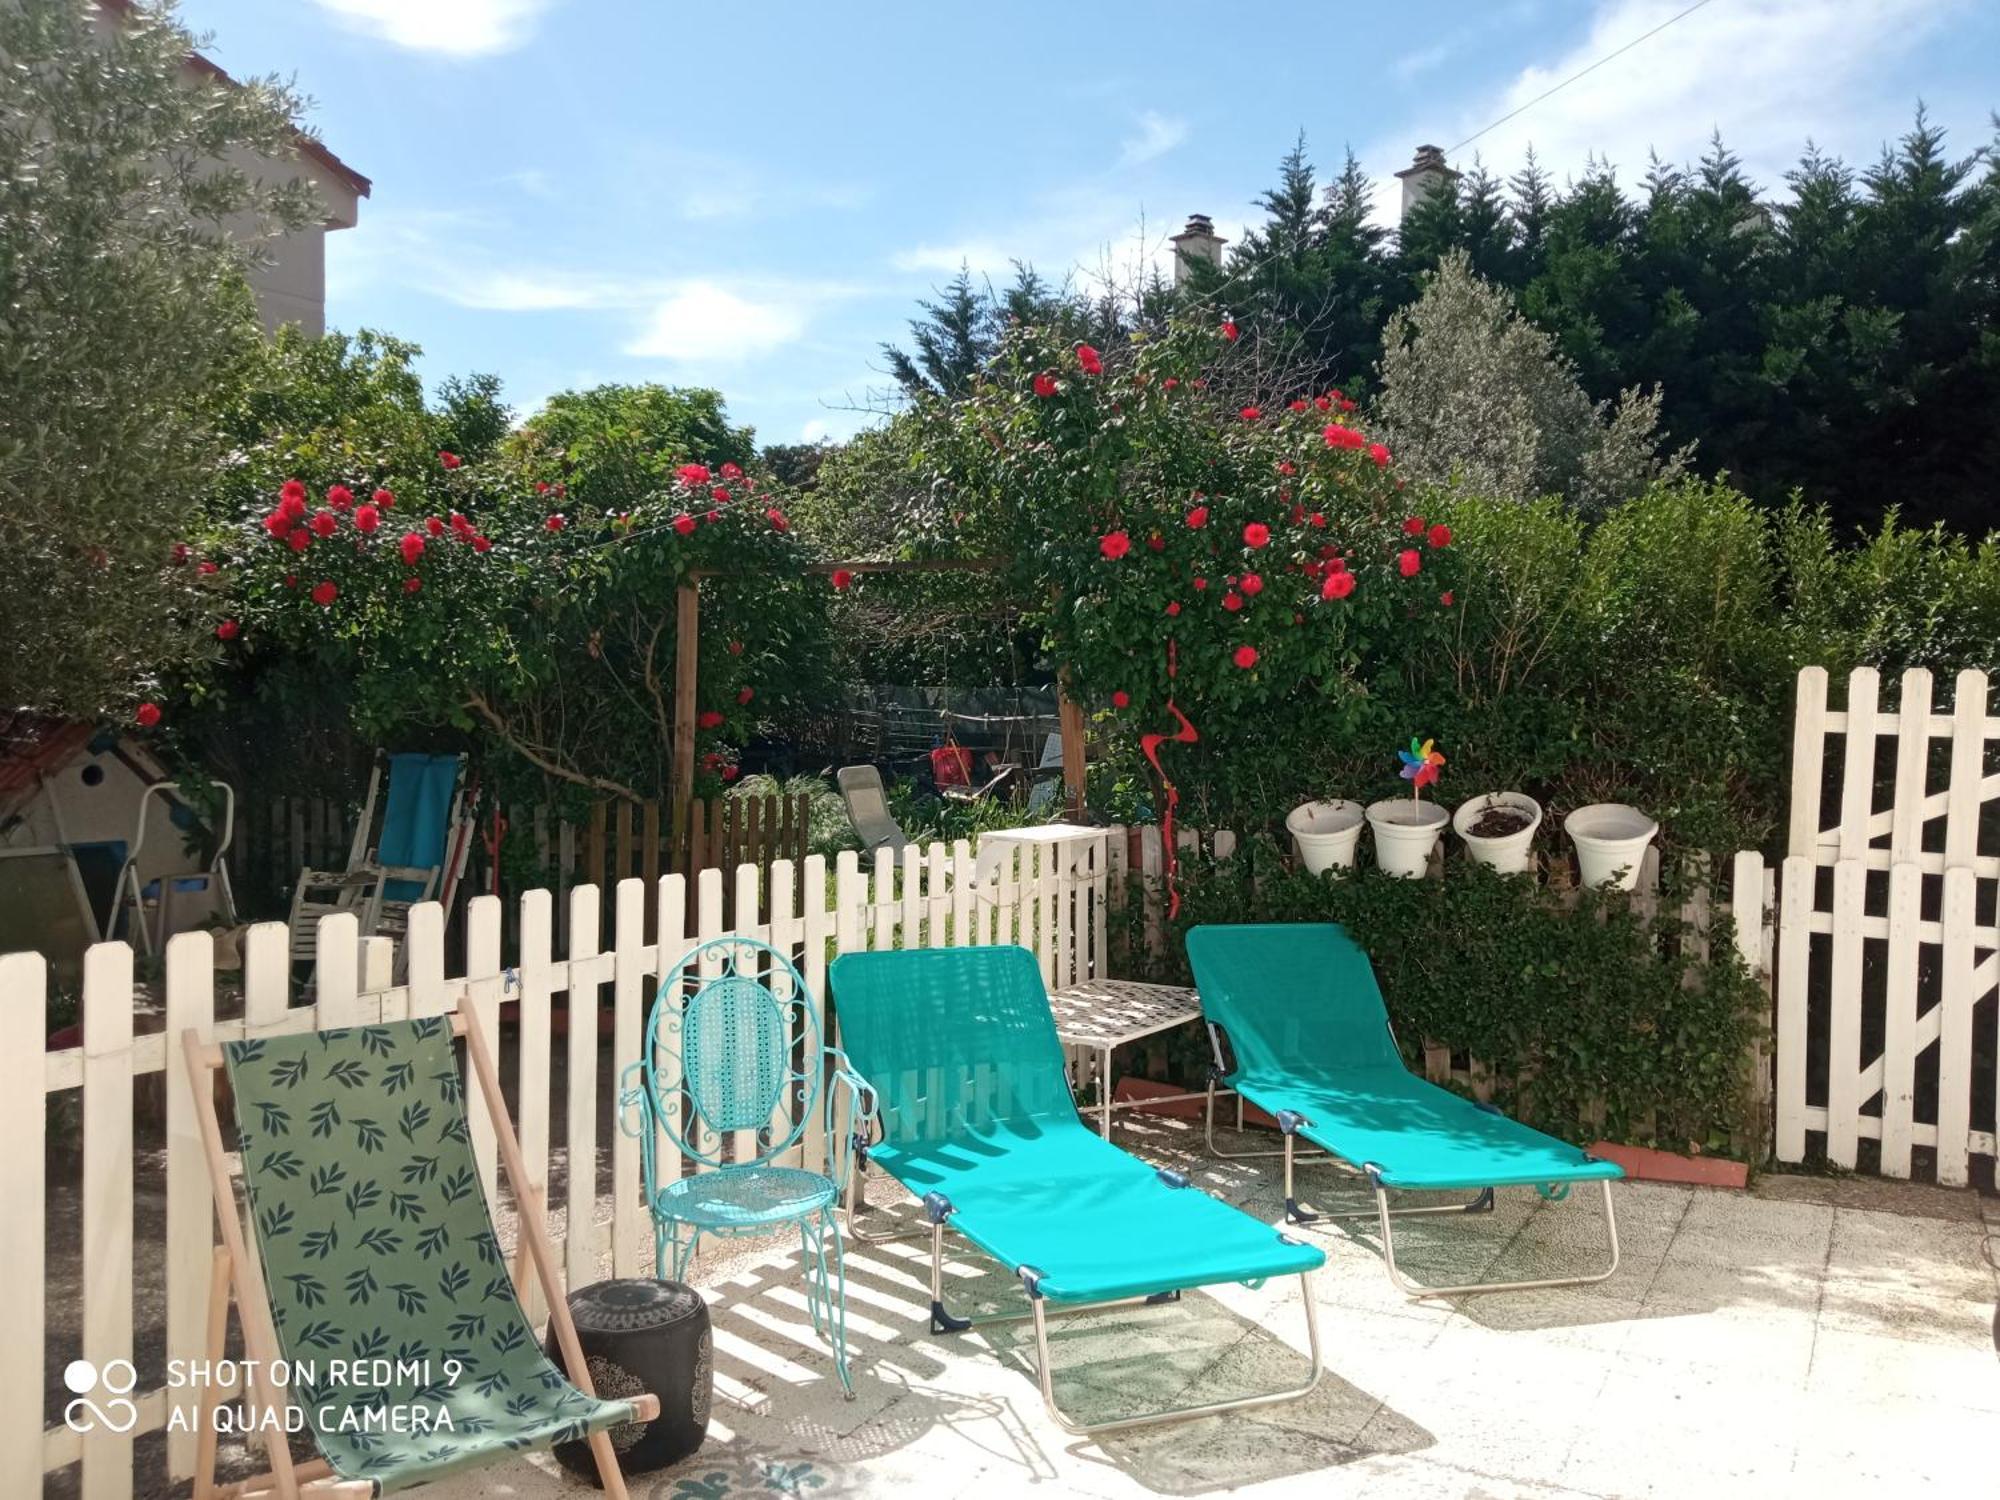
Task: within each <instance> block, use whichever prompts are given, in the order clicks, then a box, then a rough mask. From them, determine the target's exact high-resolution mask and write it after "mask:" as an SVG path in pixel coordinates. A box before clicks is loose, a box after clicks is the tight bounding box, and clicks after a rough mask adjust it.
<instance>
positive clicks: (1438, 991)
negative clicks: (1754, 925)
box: [1124, 844, 1763, 1155]
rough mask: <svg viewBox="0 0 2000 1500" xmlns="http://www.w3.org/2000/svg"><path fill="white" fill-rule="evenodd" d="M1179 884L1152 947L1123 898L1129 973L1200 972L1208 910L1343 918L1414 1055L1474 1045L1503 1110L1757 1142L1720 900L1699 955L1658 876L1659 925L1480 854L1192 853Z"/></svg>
mask: <svg viewBox="0 0 2000 1500" xmlns="http://www.w3.org/2000/svg"><path fill="white" fill-rule="evenodd" d="M1179 884H1180V890H1181V898H1182V905H1181V911H1180V916H1179V918H1178V920H1177V921H1175V922H1174V923H1173V924H1171V927H1170V929H1169V931H1168V934H1167V940H1166V946H1165V949H1164V952H1163V953H1162V954H1160V955H1159V956H1158V957H1155V958H1148V957H1147V955H1146V953H1145V946H1144V942H1143V926H1144V922H1145V915H1144V905H1143V903H1142V902H1139V901H1137V900H1133V901H1130V902H1128V903H1127V905H1126V907H1125V912H1126V915H1127V919H1128V922H1129V924H1130V925H1129V927H1128V929H1127V930H1126V932H1125V934H1124V938H1125V941H1127V942H1128V943H1129V944H1130V949H1129V952H1130V953H1131V955H1132V957H1131V960H1130V962H1129V963H1128V965H1127V967H1126V969H1125V972H1128V973H1131V974H1133V975H1134V976H1135V977H1141V978H1151V979H1157V980H1161V981H1166V982H1172V983H1180V984H1185V983H1188V982H1190V981H1189V975H1188V969H1187V958H1186V951H1185V945H1184V942H1183V939H1184V937H1185V934H1186V931H1187V929H1188V928H1189V927H1191V926H1194V925H1197V924H1199V923H1203V922H1339V923H1341V924H1342V925H1343V926H1344V927H1346V928H1347V930H1348V931H1349V932H1350V933H1352V934H1353V935H1354V937H1355V939H1356V940H1357V941H1358V942H1360V943H1361V945H1362V946H1363V947H1364V948H1365V949H1367V951H1368V953H1369V954H1370V955H1371V956H1372V958H1373V959H1374V963H1375V971H1376V974H1377V975H1378V976H1379V977H1380V979H1381V983H1382V990H1383V994H1384V996H1385V998H1386V999H1387V1002H1388V1007H1389V1015H1390V1019H1391V1021H1392V1023H1393V1024H1394V1026H1395V1030H1396V1037H1397V1040H1398V1041H1399V1043H1400V1044H1401V1046H1402V1049H1403V1052H1404V1055H1405V1057H1406V1059H1407V1060H1408V1061H1409V1062H1410V1064H1411V1066H1412V1067H1415V1068H1419V1069H1420V1068H1421V1066H1422V1057H1421V1051H1420V1048H1421V1045H1422V1043H1423V1042H1424V1041H1426V1040H1428V1041H1430V1042H1433V1043H1438V1044H1442V1045H1444V1046H1447V1047H1450V1048H1451V1049H1452V1050H1453V1051H1454V1052H1465V1053H1469V1054H1471V1055H1472V1056H1473V1057H1475V1058H1477V1059H1479V1060H1480V1061H1481V1062H1482V1063H1484V1064H1486V1065H1487V1066H1488V1067H1489V1068H1491V1069H1492V1071H1493V1074H1494V1080H1493V1081H1494V1086H1495V1091H1494V1095H1493V1099H1494V1102H1495V1103H1496V1104H1498V1105H1499V1106H1500V1107H1501V1108H1502V1109H1504V1110H1506V1111H1507V1112H1508V1113H1510V1114H1513V1115H1515V1116H1516V1117H1517V1118H1520V1119H1523V1120H1526V1121H1527V1122H1528V1123H1530V1124H1532V1125H1536V1126H1538V1127H1540V1128H1541V1129H1544V1130H1547V1131H1550V1132H1552V1133H1554V1134H1557V1135H1561V1136H1565V1137H1568V1138H1570V1139H1574V1140H1586V1141H1587V1140H1590V1139H1594V1138H1596V1137H1597V1136H1600V1135H1602V1136H1605V1137H1607V1138H1609V1139H1612V1140H1617V1141H1623V1142H1627V1143H1631V1144H1638V1145H1655V1144H1656V1145H1659V1146H1662V1147H1665V1148H1667V1149H1669V1150H1674V1151H1682V1152H1703V1153H1728V1154H1737V1155H1745V1154H1753V1151H1754V1144H1755V1143H1754V1139H1753V1134H1754V1126H1753V1116H1752V1111H1751V1108H1750V1079H1751V1073H1750V1059H1751V1054H1752V1049H1753V1047H1754V1045H1755V1043H1756V1041H1757V1039H1758V1037H1759V1036H1760V1034H1761V1032H1762V1030H1763V1023H1762V1020H1761V1017H1762V1013H1763V995H1762V992H1761V990H1760V989H1759V987H1758V986H1757V984H1756V982H1755V981H1754V980H1753V979H1752V978H1751V976H1750V975H1749V973H1748V972H1747V971H1746V970H1745V969H1744V967H1743V965H1742V963H1741V961H1740V960H1739V959H1738V958H1737V956H1736V951H1735V945H1734V937H1733V927H1732V925H1731V923H1730V921H1729V919H1728V915H1727V912H1726V910H1724V909H1720V903H1717V904H1718V911H1717V915H1716V918H1715V920H1714V922H1713V924H1712V926H1711V928H1710V931H1709V934H1708V942H1709V949H1708V957H1706V958H1705V959H1704V958H1701V957H1699V956H1697V949H1696V946H1695V945H1694V944H1691V943H1689V942H1687V941H1686V939H1687V937H1688V928H1687V925H1686V924H1685V923H1683V922H1682V921H1681V920H1680V918H1679V910H1680V905H1681V896H1682V895H1683V894H1684V893H1683V892H1682V891H1681V890H1680V889H1678V888H1677V883H1676V882H1673V881H1666V882H1663V889H1662V892H1661V897H1660V901H1659V907H1660V915H1658V916H1656V917H1653V918H1650V919H1648V918H1646V917H1644V916H1643V915H1642V914H1641V913H1640V912H1639V911H1636V910H1635V909H1634V903H1633V901H1632V899H1631V898H1630V897H1628V896H1624V895H1621V894H1618V893H1615V892H1596V891H1582V892H1575V893H1567V894H1565V893H1561V892H1557V891H1553V890H1550V889H1548V888H1546V887H1538V886H1537V885H1535V883H1534V882H1533V880H1532V879H1531V878H1530V877H1527V876H1500V875H1495V874H1494V873H1493V872H1492V871H1490V870H1488V869H1486V868H1485V867H1484V866H1481V865H1477V864H1474V863H1472V862H1471V861H1469V860H1454V861H1453V862H1452V863H1451V864H1450V866H1449V867H1448V871H1447V877H1446V878H1445V879H1443V880H1426V881H1407V880H1398V879H1394V878H1392V877H1389V876H1385V875H1381V874H1379V873H1378V872H1376V871H1375V870H1374V869H1372V868H1367V867H1363V868H1361V869H1359V870H1356V871H1355V872H1353V873H1351V874H1346V875H1325V876H1313V875H1307V874H1305V873H1303V872H1300V871H1296V870H1292V869H1289V868H1286V867H1285V864H1284V863H1283V862H1281V860H1280V859H1279V857H1278V851H1277V849H1276V848H1275V847H1274V846H1271V845H1269V844H1252V845H1250V846H1248V847H1246V848H1245V849H1243V850H1240V851H1239V852H1238V853H1237V854H1235V855H1233V856H1231V857H1230V858H1228V859H1223V860H1212V859H1198V860H1193V861H1189V862H1187V863H1186V864H1184V865H1183V867H1182V870H1181V875H1180V881H1179ZM1189 1036H1190V1037H1192V1036H1193V1033H1192V1032H1190V1033H1189ZM1204 1045H1205V1043H1204ZM1204 1061H1205V1053H1203V1052H1200V1051H1198V1049H1197V1048H1196V1046H1195V1045H1193V1044H1192V1043H1188V1044H1185V1045H1184V1046H1183V1048H1182V1050H1180V1051H1179V1052H1177V1054H1176V1056H1175V1062H1176V1063H1177V1064H1178V1071H1179V1072H1180V1073H1181V1074H1182V1076H1183V1077H1184V1078H1186V1079H1188V1080H1189V1081H1191V1082H1192V1081H1198V1078H1199V1075H1200V1073H1201V1071H1202V1068H1203V1063H1204Z"/></svg>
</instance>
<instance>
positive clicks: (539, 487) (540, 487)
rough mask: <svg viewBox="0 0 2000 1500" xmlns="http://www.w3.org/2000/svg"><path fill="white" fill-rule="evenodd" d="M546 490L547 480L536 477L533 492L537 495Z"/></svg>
mask: <svg viewBox="0 0 2000 1500" xmlns="http://www.w3.org/2000/svg"><path fill="white" fill-rule="evenodd" d="M548 492H549V482H548V481H547V480H546V479H537V480H536V481H535V493H536V494H537V495H546V494H547V493H548Z"/></svg>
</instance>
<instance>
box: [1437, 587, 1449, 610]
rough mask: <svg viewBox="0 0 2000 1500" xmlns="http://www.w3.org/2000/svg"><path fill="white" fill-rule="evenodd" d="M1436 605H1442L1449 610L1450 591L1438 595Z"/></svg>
mask: <svg viewBox="0 0 2000 1500" xmlns="http://www.w3.org/2000/svg"><path fill="white" fill-rule="evenodd" d="M1438 603H1440V604H1442V605H1443V606H1444V607H1445V608H1446V609H1450V608H1451V590H1450V589H1446V590H1445V591H1444V592H1443V593H1442V594H1439V595H1438Z"/></svg>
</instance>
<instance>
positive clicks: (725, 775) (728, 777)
mask: <svg viewBox="0 0 2000 1500" xmlns="http://www.w3.org/2000/svg"><path fill="white" fill-rule="evenodd" d="M742 774H743V768H742V767H741V766H724V767H723V768H722V779H723V780H724V781H734V780H735V779H736V778H737V777H739V776H741V775H742Z"/></svg>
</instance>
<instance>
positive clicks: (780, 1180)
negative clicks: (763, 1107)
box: [654, 1167, 839, 1230]
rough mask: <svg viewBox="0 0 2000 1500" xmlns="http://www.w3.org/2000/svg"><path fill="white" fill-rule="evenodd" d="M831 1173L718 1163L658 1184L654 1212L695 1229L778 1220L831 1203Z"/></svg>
mask: <svg viewBox="0 0 2000 1500" xmlns="http://www.w3.org/2000/svg"><path fill="white" fill-rule="evenodd" d="M838 1196H839V1189H837V1188H836V1187H835V1186H834V1185H833V1179H832V1178H830V1177H826V1176H822V1175H821V1174H820V1173H818V1172H808V1171H805V1170H804V1169H803V1168H800V1167H720V1168H717V1169H716V1170H715V1171H712V1172H701V1173H698V1174H696V1175H695V1176H693V1177H683V1178H681V1179H680V1180H679V1181H678V1182H670V1183H668V1184H667V1185H666V1186H665V1187H663V1188H661V1189H660V1191H659V1194H658V1196H657V1197H656V1198H655V1200H654V1212H655V1213H657V1214H658V1215H659V1216H660V1217H662V1218H667V1219H678V1220H679V1221H680V1222H681V1223H683V1224H692V1225H694V1226H695V1227H696V1228H698V1229H708V1230H718V1229H720V1230H728V1229H752V1228H756V1227H757V1226H759V1225H763V1224H781V1223H785V1222H787V1221H789V1220H792V1219H798V1218H802V1217H804V1216H805V1215H807V1214H811V1213H817V1212H818V1211H819V1210H821V1209H823V1208H827V1207H829V1206H831V1204H832V1203H833V1201H834V1199H835V1198H836V1197H838Z"/></svg>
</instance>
